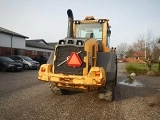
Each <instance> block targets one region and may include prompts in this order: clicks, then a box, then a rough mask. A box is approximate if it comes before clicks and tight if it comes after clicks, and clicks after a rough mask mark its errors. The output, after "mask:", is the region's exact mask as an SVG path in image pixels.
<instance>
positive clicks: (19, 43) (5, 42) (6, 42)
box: [0, 33, 26, 49]
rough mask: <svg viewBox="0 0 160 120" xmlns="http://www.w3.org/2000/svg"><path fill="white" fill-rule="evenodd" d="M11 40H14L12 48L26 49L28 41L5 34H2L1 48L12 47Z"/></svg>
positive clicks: (0, 39)
mask: <svg viewBox="0 0 160 120" xmlns="http://www.w3.org/2000/svg"><path fill="white" fill-rule="evenodd" d="M11 39H12V48H20V49H25V45H26V43H25V42H26V41H25V39H24V38H21V37H16V36H13V37H12V35H7V34H3V33H0V46H2V47H11Z"/></svg>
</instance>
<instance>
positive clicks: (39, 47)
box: [25, 39, 54, 58]
mask: <svg viewBox="0 0 160 120" xmlns="http://www.w3.org/2000/svg"><path fill="white" fill-rule="evenodd" d="M53 51H54V47H52V46H50V45H49V44H48V43H46V42H45V41H44V40H43V39H35V40H26V51H25V54H26V55H27V56H29V57H31V58H34V57H35V56H39V55H43V56H46V57H49V55H50V53H51V52H53Z"/></svg>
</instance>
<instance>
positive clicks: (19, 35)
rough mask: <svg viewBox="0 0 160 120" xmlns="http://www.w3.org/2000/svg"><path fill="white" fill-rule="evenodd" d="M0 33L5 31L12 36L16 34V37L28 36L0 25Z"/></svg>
mask: <svg viewBox="0 0 160 120" xmlns="http://www.w3.org/2000/svg"><path fill="white" fill-rule="evenodd" d="M0 33H5V34H9V35H14V36H18V37H22V38H29V37H27V36H24V35H21V34H19V33H16V32H13V31H10V30H7V29H5V28H2V27H0Z"/></svg>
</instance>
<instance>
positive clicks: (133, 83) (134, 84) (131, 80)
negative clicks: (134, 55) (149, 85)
mask: <svg viewBox="0 0 160 120" xmlns="http://www.w3.org/2000/svg"><path fill="white" fill-rule="evenodd" d="M119 84H122V85H127V86H132V87H143V86H144V85H143V83H141V82H139V81H138V80H135V79H134V78H133V77H131V76H128V77H127V79H125V80H123V81H121V82H119Z"/></svg>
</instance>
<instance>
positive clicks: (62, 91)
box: [49, 82, 69, 95]
mask: <svg viewBox="0 0 160 120" xmlns="http://www.w3.org/2000/svg"><path fill="white" fill-rule="evenodd" d="M49 87H50V89H51V91H52V93H53V94H55V95H67V94H69V90H66V89H59V88H58V87H57V86H56V85H55V83H53V82H49Z"/></svg>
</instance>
